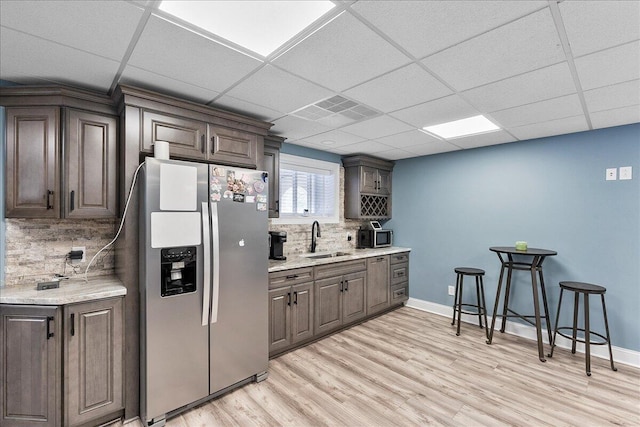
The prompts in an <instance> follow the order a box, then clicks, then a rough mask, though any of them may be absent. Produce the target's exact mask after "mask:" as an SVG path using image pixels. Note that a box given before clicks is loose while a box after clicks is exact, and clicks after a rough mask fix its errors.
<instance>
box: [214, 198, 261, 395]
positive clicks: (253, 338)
mask: <svg viewBox="0 0 640 427" xmlns="http://www.w3.org/2000/svg"><path fill="white" fill-rule="evenodd" d="M215 204H216V203H215V202H214V203H212V205H215ZM212 212H213V214H212V224H213V223H215V222H217V230H218V236H217V240H218V244H217V245H216V244H215V243H214V244H213V247H214V251H215V250H216V249H215V248H216V246H217V254H215V253H214V254H213V258H214V259H217V260H218V265H213V267H212V268H213V269H217V272H216V271H214V272H213V276H214V279H213V281H214V283H215V280H216V279H215V276H216V274H217V275H218V280H219V287H218V289H217V290H216V289H215V284H214V291H213V292H212V296H213V298H212V311H213V312H214V314H217V315H215V318H214V319H212V320H214V321H213V322H212V323H211V325H210V341H211V356H210V376H211V378H210V383H211V390H210V392H211V393H215V392H217V391H219V390H222V389H224V388H226V387H228V386H231V385H233V384H235V383H237V382H239V381H242V380H244V379H247V378H249V377H252V376H253V375H255V374H258V373H262V372H266V371H267V366H268V357H269V355H268V298H267V288H268V267H269V266H268V257H269V247H268V233H267V228H268V225H267V212H266V211H259V210H257V206H256V204H255V203H242V202H232V201H221V202H219V203H217V206H216V207H214V208H212ZM214 229H216V225H212V230H214ZM213 241H214V242H215V241H216V236H213ZM216 296H217V299H216Z"/></svg>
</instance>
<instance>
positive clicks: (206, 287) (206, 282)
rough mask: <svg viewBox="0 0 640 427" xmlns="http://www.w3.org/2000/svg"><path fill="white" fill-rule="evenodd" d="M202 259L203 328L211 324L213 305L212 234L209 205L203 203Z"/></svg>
mask: <svg viewBox="0 0 640 427" xmlns="http://www.w3.org/2000/svg"><path fill="white" fill-rule="evenodd" d="M201 217H202V248H203V250H202V258H203V265H204V274H203V276H204V277H203V285H202V289H203V293H202V326H207V324H208V323H209V305H210V304H211V295H210V294H211V261H210V260H211V237H210V236H211V233H210V232H209V204H208V203H207V202H202V213H201Z"/></svg>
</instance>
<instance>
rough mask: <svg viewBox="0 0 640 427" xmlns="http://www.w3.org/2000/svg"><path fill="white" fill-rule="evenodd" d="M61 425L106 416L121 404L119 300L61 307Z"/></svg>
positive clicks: (121, 330) (120, 300) (121, 321)
mask: <svg viewBox="0 0 640 427" xmlns="http://www.w3.org/2000/svg"><path fill="white" fill-rule="evenodd" d="M64 315H65V332H64V333H65V339H64V355H65V360H64V396H65V404H64V413H65V417H64V419H65V425H67V426H74V425H79V424H83V423H87V422H89V421H91V420H94V419H97V418H101V417H105V416H107V415H110V414H115V416H118V412H119V411H121V410H122V409H123V408H124V402H123V378H122V360H123V354H124V353H123V337H124V335H123V333H124V328H123V310H122V298H113V299H107V300H100V301H95V302H90V303H82V304H73V305H68V306H65V307H64Z"/></svg>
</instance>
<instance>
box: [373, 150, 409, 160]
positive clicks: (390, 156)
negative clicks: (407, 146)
mask: <svg viewBox="0 0 640 427" xmlns="http://www.w3.org/2000/svg"><path fill="white" fill-rule="evenodd" d="M376 157H379V158H381V159H385V160H400V159H408V158H409V157H415V154H413V153H410V152H408V151H405V150H401V149H399V148H394V149H392V150H387V151H379V152H377V153H376Z"/></svg>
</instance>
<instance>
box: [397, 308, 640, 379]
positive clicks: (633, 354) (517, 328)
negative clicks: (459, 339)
mask: <svg viewBox="0 0 640 427" xmlns="http://www.w3.org/2000/svg"><path fill="white" fill-rule="evenodd" d="M407 307H411V308H415V309H418V310H422V311H427V312H429V313H433V314H438V315H440V316H446V317H449V318H451V316H452V315H453V307H451V306H449V305H442V304H437V303H434V302H429V301H424V300H420V299H416V298H409V300H408V301H407ZM491 318H492V317H491V316H489V315H487V319H488V320H489V322H491ZM462 321H464V322H467V323H477V321H478V319H477V317H475V316H469V315H465V314H463V315H462ZM498 330H499V329H498ZM505 332H506V333H509V334H512V335H517V336H519V337H522V338H527V339H530V340H534V341H535V340H536V339H537V337H536V329H535V328H534V327H533V326H530V325H525V324H522V323H517V322H511V321H509V320H507V325H506V327H505ZM546 336H547V331H546V329H544V330H543V332H542V337H543V340H544V337H546ZM544 342H545V343H547V344H548V342H547V340H544ZM556 345H557V346H558V347H560V348H565V349H570V348H571V340H569V339H567V338H565V337H563V336H560V335H556ZM611 350H612V352H613V361H614V362H615V363H622V364H625V365H630V366H634V367H636V368H640V352H637V351H633V350H629V349H626V348H622V347H616V346H611ZM576 351H577V352H579V353H584V344H582V343H578V344H577V346H576ZM591 355H592V356H594V357H600V358H602V359H606V360H609V350H608V348H607V346H605V345H596V346H591Z"/></svg>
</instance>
